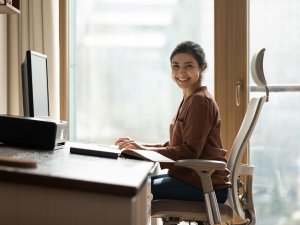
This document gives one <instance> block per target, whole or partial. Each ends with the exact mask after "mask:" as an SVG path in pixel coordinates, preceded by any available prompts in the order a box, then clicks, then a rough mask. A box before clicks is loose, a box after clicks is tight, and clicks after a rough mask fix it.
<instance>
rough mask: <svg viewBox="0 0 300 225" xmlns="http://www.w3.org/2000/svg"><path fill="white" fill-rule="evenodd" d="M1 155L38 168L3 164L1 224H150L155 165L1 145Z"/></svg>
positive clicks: (0, 169) (0, 192) (0, 194)
mask: <svg viewBox="0 0 300 225" xmlns="http://www.w3.org/2000/svg"><path fill="white" fill-rule="evenodd" d="M0 155H1V156H12V157H16V158H25V159H31V160H36V161H37V163H38V166H37V168H34V169H22V168H14V167H6V166H0V224H5V225H29V224H30V225H35V224H36V225H41V224H43V225H68V224H70V225H93V224H95V225H96V224H97V225H102V224H103V225H114V224H122V225H146V224H150V217H149V216H150V215H149V214H150V211H149V210H150V197H149V193H150V184H149V182H148V179H147V175H148V174H149V172H150V171H151V170H153V166H154V163H152V162H146V161H139V160H131V159H123V158H119V159H108V158H100V157H92V156H82V155H75V154H70V153H69V150H68V149H67V148H66V149H60V150H55V151H42V150H41V151H37V150H31V149H21V148H15V147H5V146H0Z"/></svg>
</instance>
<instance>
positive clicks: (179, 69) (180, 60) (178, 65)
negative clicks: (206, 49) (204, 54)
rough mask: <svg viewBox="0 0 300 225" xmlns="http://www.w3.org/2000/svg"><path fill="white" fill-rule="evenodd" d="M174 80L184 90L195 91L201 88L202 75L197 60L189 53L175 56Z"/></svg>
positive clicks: (172, 62) (173, 64)
mask: <svg viewBox="0 0 300 225" xmlns="http://www.w3.org/2000/svg"><path fill="white" fill-rule="evenodd" d="M171 67H172V78H173V80H174V81H175V82H176V83H177V85H178V86H179V87H180V88H181V89H183V90H194V89H195V88H197V87H199V86H200V81H199V79H200V76H201V73H202V70H201V68H200V67H199V65H198V62H197V61H196V59H195V58H194V57H193V56H192V55H191V54H187V53H178V54H176V55H174V57H173V58H172V61H171Z"/></svg>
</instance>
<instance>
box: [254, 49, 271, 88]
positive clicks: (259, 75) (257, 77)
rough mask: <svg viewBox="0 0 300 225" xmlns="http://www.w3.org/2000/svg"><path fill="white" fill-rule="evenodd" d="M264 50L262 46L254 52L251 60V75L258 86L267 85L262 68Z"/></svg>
mask: <svg viewBox="0 0 300 225" xmlns="http://www.w3.org/2000/svg"><path fill="white" fill-rule="evenodd" d="M265 50H266V49H265V48H263V49H261V50H260V51H259V52H257V53H255V54H254V55H253V57H252V61H251V75H252V78H253V80H254V82H255V83H256V84H257V85H258V86H267V81H266V79H265V75H264V68H263V62H264V54H265Z"/></svg>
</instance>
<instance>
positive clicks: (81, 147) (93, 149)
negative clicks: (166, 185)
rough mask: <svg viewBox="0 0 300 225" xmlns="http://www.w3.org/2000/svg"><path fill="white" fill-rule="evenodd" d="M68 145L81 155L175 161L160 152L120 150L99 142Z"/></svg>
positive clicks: (71, 149)
mask: <svg viewBox="0 0 300 225" xmlns="http://www.w3.org/2000/svg"><path fill="white" fill-rule="evenodd" d="M66 147H69V148H70V153H73V154H80V155H90V156H98V157H106V158H113V159H117V158H118V157H120V156H121V157H123V158H130V159H139V160H147V161H152V162H164V163H174V161H173V160H172V159H169V158H167V157H165V156H163V155H161V154H159V153H158V152H155V151H147V150H138V149H124V150H120V149H118V147H117V146H115V145H99V144H86V143H77V142H67V143H66Z"/></svg>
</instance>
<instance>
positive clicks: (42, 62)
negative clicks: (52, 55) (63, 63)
mask: <svg viewBox="0 0 300 225" xmlns="http://www.w3.org/2000/svg"><path fill="white" fill-rule="evenodd" d="M22 84H23V107H24V116H30V117H49V114H50V113H49V96H48V67H47V56H46V55H43V54H40V53H37V52H34V51H26V58H25V61H24V63H23V64H22Z"/></svg>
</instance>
